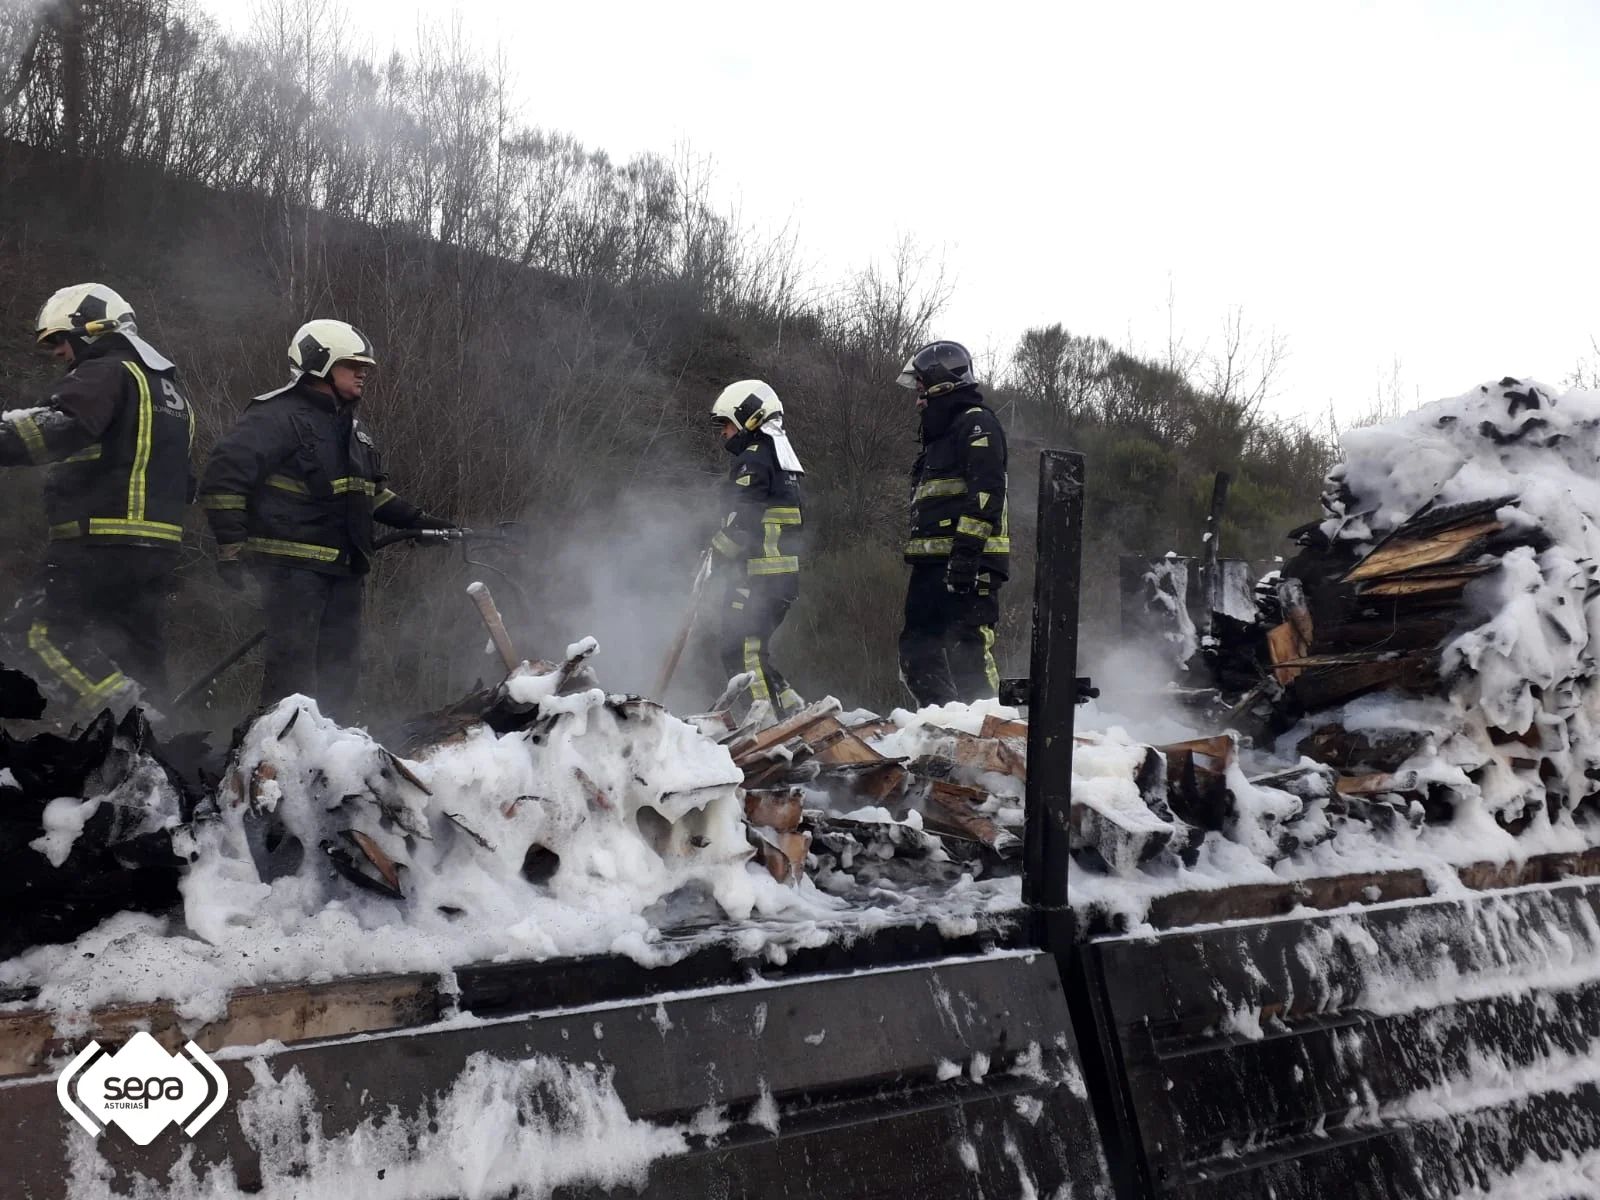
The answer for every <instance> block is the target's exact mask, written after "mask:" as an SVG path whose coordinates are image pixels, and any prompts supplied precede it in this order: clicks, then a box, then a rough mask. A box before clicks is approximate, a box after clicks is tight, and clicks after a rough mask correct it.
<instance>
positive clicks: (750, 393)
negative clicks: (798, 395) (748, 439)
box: [711, 379, 783, 432]
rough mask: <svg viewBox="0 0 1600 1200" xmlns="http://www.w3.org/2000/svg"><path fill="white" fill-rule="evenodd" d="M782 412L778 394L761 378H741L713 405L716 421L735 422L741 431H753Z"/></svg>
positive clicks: (724, 390) (712, 417) (725, 389)
mask: <svg viewBox="0 0 1600 1200" xmlns="http://www.w3.org/2000/svg"><path fill="white" fill-rule="evenodd" d="M782 413H783V401H781V400H779V399H778V393H777V392H775V391H773V390H772V388H771V387H770V386H768V385H767V384H765V383H762V382H761V380H759V379H741V380H740V381H739V382H738V383H730V384H729V385H728V386H727V387H725V388H723V389H722V394H721V395H720V396H718V397H717V399H716V403H714V404H713V405H712V406H711V419H712V420H713V421H732V422H733V423H734V424H735V425H737V426H738V427H739V428H740V429H743V430H746V431H750V432H753V431H755V430H757V429H760V428H761V424H762V422H764V421H767V420H770V419H771V418H772V417H776V416H780V415H782Z"/></svg>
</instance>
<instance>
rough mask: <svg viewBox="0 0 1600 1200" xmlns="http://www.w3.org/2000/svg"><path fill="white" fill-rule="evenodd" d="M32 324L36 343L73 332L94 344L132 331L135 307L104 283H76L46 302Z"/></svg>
mask: <svg viewBox="0 0 1600 1200" xmlns="http://www.w3.org/2000/svg"><path fill="white" fill-rule="evenodd" d="M33 325H34V340H35V341H39V342H43V341H44V340H45V339H47V338H51V337H54V336H55V335H56V334H58V333H70V334H75V335H76V336H78V337H80V338H82V339H83V340H84V341H86V342H92V341H94V340H95V338H97V337H100V336H101V335H102V334H107V333H125V332H131V331H132V330H133V329H134V324H133V306H132V305H130V304H129V303H128V302H127V301H126V300H124V299H123V298H122V297H121V296H119V295H117V293H116V292H114V291H112V290H111V289H110V288H108V287H107V286H106V285H105V284H103V283H75V284H73V285H72V286H71V287H64V288H62V289H61V290H60V291H59V292H57V293H56V294H55V295H53V296H51V297H50V299H48V300H46V301H45V302H44V306H43V307H42V308H40V309H39V317H38V319H37V320H36V321H34V323H33Z"/></svg>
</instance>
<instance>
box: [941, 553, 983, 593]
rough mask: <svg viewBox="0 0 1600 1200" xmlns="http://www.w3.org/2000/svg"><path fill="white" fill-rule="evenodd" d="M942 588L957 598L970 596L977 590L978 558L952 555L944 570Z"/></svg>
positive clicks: (966, 555) (971, 555)
mask: <svg viewBox="0 0 1600 1200" xmlns="http://www.w3.org/2000/svg"><path fill="white" fill-rule="evenodd" d="M944 586H945V587H946V588H947V589H949V590H950V591H951V592H954V593H955V594H956V595H957V596H970V595H972V593H973V592H975V591H977V589H978V556H977V555H975V554H952V555H951V556H950V561H949V562H948V563H946V564H945V568H944Z"/></svg>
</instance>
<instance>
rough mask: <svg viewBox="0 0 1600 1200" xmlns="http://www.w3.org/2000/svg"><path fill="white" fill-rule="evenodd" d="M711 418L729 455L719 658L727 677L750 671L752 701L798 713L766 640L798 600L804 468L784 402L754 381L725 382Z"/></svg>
mask: <svg viewBox="0 0 1600 1200" xmlns="http://www.w3.org/2000/svg"><path fill="white" fill-rule="evenodd" d="M711 420H712V422H713V423H714V424H715V425H716V426H717V428H718V430H719V432H720V433H721V435H722V439H723V446H724V448H725V449H726V450H727V451H728V453H730V454H732V455H733V464H732V466H730V467H729V468H728V482H727V483H726V484H724V485H723V486H724V502H723V505H722V507H723V510H724V515H723V517H722V520H721V525H720V528H719V529H718V530H717V533H716V535H715V536H714V537H713V538H712V539H711V552H712V554H713V556H714V557H713V560H712V561H713V563H714V564H716V566H717V568H718V573H719V575H721V576H722V577H723V578H724V579H725V580H726V581H727V587H726V591H725V596H724V599H723V602H722V603H723V608H722V624H721V633H720V637H719V641H720V653H721V657H722V665H723V668H724V669H725V670H726V671H727V672H728V674H729V675H730V676H733V675H738V674H741V673H743V672H749V673H750V674H751V676H752V677H753V679H752V682H751V685H750V695H751V698H752V700H754V701H763V700H765V701H769V702H770V703H771V704H772V706H773V707H774V709H776V710H777V711H778V712H779V713H787V712H791V711H793V710H795V709H798V708H800V707H801V701H800V697H799V695H798V694H796V692H795V690H794V689H793V688H791V687H790V686H789V684H788V681H787V680H785V679H784V677H783V676H782V675H781V674H779V673H778V669H777V668H776V667H775V666H773V665H772V635H773V634H774V633H775V632H776V631H777V628H778V626H779V625H781V624H782V623H783V618H784V616H785V615H787V613H788V611H789V607H790V605H792V604H793V603H794V602H795V598H796V597H797V596H798V595H799V594H800V553H799V549H800V548H799V546H798V545H797V542H798V540H799V537H800V528H801V504H800V480H801V477H802V476H803V475H804V474H805V468H804V467H802V466H801V465H800V459H799V457H798V456H796V454H795V452H794V447H793V446H791V445H790V444H789V435H788V434H787V433H786V432H784V428H783V404H782V403H781V402H780V401H779V400H778V394H777V393H776V392H774V391H773V390H772V388H771V387H769V386H768V385H767V384H765V383H763V382H762V381H761V380H759V379H745V380H741V381H740V382H738V383H732V384H729V385H728V386H727V387H726V388H724V389H723V390H722V393H721V394H720V395H719V396H718V397H717V398H716V400H715V402H714V403H713V404H712V405H711Z"/></svg>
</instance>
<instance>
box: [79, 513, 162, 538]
mask: <svg viewBox="0 0 1600 1200" xmlns="http://www.w3.org/2000/svg"><path fill="white" fill-rule="evenodd" d="M89 536H90V537H96V536H103V537H142V538H155V539H156V540H157V541H162V542H181V541H183V526H182V525H169V524H167V523H166V522H165V521H124V520H122V519H120V518H118V517H90V518H89Z"/></svg>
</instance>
